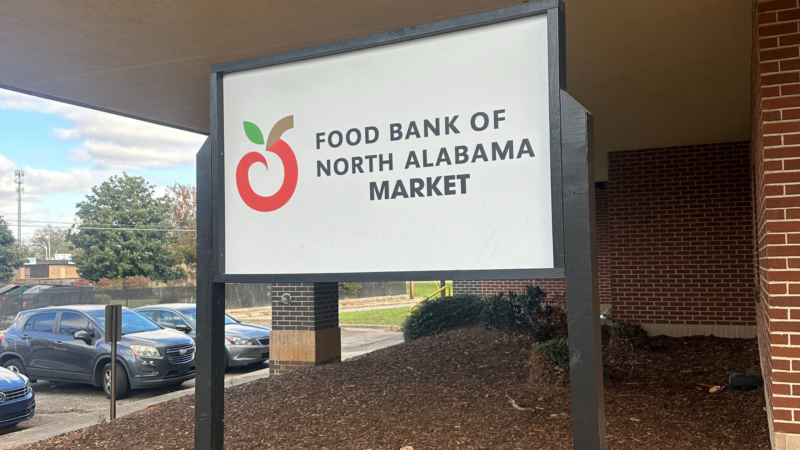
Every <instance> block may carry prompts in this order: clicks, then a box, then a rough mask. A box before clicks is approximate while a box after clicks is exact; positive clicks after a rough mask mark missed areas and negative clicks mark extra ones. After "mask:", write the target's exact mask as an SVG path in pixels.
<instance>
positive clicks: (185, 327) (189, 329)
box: [175, 325, 192, 333]
mask: <svg viewBox="0 0 800 450" xmlns="http://www.w3.org/2000/svg"><path fill="white" fill-rule="evenodd" d="M175 329H176V330H178V331H182V332H184V333H188V332H190V331H192V329H191V328H189V327H188V326H186V325H176V326H175Z"/></svg>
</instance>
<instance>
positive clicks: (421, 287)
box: [406, 281, 453, 300]
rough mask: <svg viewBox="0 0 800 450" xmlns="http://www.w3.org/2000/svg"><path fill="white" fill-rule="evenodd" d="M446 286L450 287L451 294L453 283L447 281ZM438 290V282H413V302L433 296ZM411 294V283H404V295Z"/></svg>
mask: <svg viewBox="0 0 800 450" xmlns="http://www.w3.org/2000/svg"><path fill="white" fill-rule="evenodd" d="M447 285H448V286H450V290H451V292H452V289H453V282H452V281H448V282H447ZM437 289H439V282H438V281H415V282H414V300H422V299H424V298H425V297H427V296H429V295H431V294H433V293H434V292H436V290H437ZM409 294H411V283H410V282H408V281H406V295H409Z"/></svg>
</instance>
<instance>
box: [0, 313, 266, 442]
mask: <svg viewBox="0 0 800 450" xmlns="http://www.w3.org/2000/svg"><path fill="white" fill-rule="evenodd" d="M196 323H197V309H196V307H195V305H193V304H169V305H153V306H147V307H142V308H137V309H135V310H130V309H128V308H123V310H122V340H121V341H120V342H118V343H117V360H116V362H115V364H116V365H117V387H116V388H117V389H116V390H117V398H123V397H125V396H126V395H127V394H128V392H129V390H131V389H144V388H148V387H161V386H169V385H175V384H180V383H183V382H185V381H187V380H191V379H192V378H194V376H195V350H196V348H195V342H194V338H195V336H196V335H195V333H196V329H197V326H196ZM270 331H271V329H270V328H269V327H264V326H260V325H252V324H245V323H240V322H238V321H237V320H235V319H233V318H232V317H230V316H227V315H226V316H225V345H226V347H225V349H226V354H227V361H226V367H227V366H244V365H248V364H254V363H260V362H264V361H266V360H268V359H269V335H270ZM104 336H105V306H104V305H73V306H60V307H48V308H41V309H35V310H29V311H23V312H20V313H19V314H18V315H17V317H16V319H15V320H14V322H13V323H12V324H11V325H10V326H9V328H8V329H7V330H6V332H5V335H3V336H0V366H2V368H0V426H6V425H13V424H16V423H19V422H21V421H23V420H27V419H30V418H31V417H33V414H34V410H35V406H36V403H35V397H34V396H35V393H34V392H33V389H31V383H35V382H36V381H38V380H47V381H60V382H68V383H85V384H91V385H93V386H95V387H102V388H103V391H104V392H105V394H106V395H107V396H109V397H110V396H111V364H112V361H111V345H110V344H109V343H108V342H106V341H105V339H104Z"/></svg>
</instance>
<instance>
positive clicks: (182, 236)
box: [167, 183, 197, 272]
mask: <svg viewBox="0 0 800 450" xmlns="http://www.w3.org/2000/svg"><path fill="white" fill-rule="evenodd" d="M167 195H168V196H169V198H170V201H171V203H172V214H171V215H170V222H171V223H172V226H173V227H175V228H177V229H180V230H191V231H177V232H175V243H174V244H173V246H174V248H173V249H174V251H175V253H176V254H177V255H178V258H179V259H180V260H181V262H182V263H183V264H185V265H186V268H187V269H188V270H189V271H190V272H195V264H197V231H196V229H197V189H196V188H195V187H194V186H188V185H185V184H178V183H176V184H174V185H173V186H170V187H169V189H168V190H167Z"/></svg>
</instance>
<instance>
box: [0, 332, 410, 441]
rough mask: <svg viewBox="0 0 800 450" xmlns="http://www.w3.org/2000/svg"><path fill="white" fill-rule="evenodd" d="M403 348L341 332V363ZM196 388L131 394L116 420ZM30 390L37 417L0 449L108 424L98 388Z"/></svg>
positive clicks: (257, 369)
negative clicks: (390, 347)
mask: <svg viewBox="0 0 800 450" xmlns="http://www.w3.org/2000/svg"><path fill="white" fill-rule="evenodd" d="M402 342H403V337H402V334H401V333H399V332H391V331H381V330H375V329H358V328H353V327H348V326H342V359H343V360H346V359H348V358H352V357H354V356H358V355H362V354H364V353H369V352H371V351H374V350H377V349H380V348H384V347H388V346H390V345H395V344H399V343H402ZM268 376H269V365H268V364H255V365H253V366H248V367H243V368H236V369H232V370H230V371H229V372H228V373H226V374H225V386H226V387H228V386H234V385H238V384H242V383H247V382H250V381H254V380H256V379H258V378H265V377H268ZM194 386H195V381H194V380H190V381H187V382H185V383H183V384H181V385H178V386H170V387H165V388H155V389H141V390H133V391H131V392H130V395H129V396H128V397H127V398H125V399H123V400H119V401H118V402H117V417H122V416H124V415H126V414H130V413H132V412H136V411H139V410H142V409H144V408H147V407H149V406H152V405H154V404H157V403H161V402H163V401H167V400H171V399H173V398H177V397H180V396H183V395H188V394H193V393H194ZM33 389H34V391H35V392H36V415H35V416H34V417H33V419H31V420H28V421H25V422H22V423H20V424H19V425H16V426H14V427H9V428H0V449H7V448H12V447H15V446H17V445H22V444H25V443H29V442H35V441H38V440H41V439H46V438H49V437H52V436H56V435H59V434H62V433H66V432H68V431H71V430H75V429H78V428H83V427H87V426H91V425H94V424H97V423H101V422H103V421H105V420H108V409H109V400H108V399H107V398H106V396H105V394H104V393H103V391H102V389H100V388H95V387H93V386H89V385H85V384H72V383H51V382H48V381H39V382H37V383H36V384H34V385H33Z"/></svg>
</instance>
